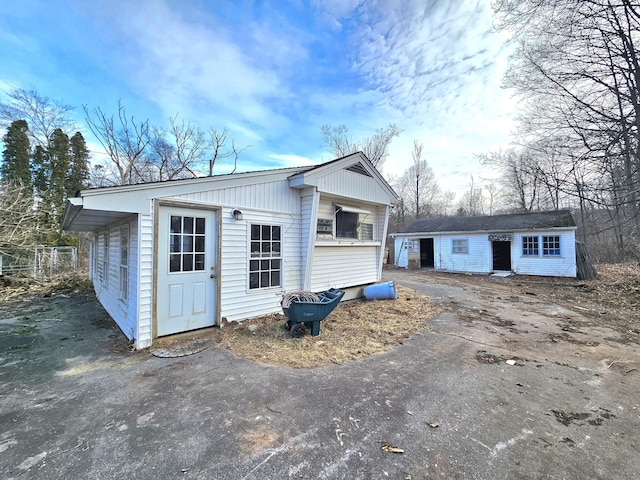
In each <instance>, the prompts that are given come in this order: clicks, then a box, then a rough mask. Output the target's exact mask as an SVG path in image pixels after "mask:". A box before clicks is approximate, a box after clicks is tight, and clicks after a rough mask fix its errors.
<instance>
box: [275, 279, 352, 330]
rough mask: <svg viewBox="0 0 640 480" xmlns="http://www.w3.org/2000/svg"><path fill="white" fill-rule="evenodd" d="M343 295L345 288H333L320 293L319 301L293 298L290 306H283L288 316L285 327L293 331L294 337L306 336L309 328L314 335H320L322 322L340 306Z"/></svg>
mask: <svg viewBox="0 0 640 480" xmlns="http://www.w3.org/2000/svg"><path fill="white" fill-rule="evenodd" d="M343 296H344V290H338V289H336V288H331V289H329V290H327V291H324V292H322V293H319V294H318V295H317V298H318V301H301V300H291V302H290V304H289V306H288V307H285V306H284V305H283V307H282V311H283V312H284V314H285V316H286V317H287V321H286V322H285V324H284V328H285V329H287V330H289V331H291V336H292V337H294V338H301V337H304V335H305V334H306V333H307V329H310V330H311V335H312V336H314V337H315V336H317V335H319V334H320V322H321V321H322V320H324V319H325V318H327V315H329V314H330V313H331V312H332V311H333V309H334V308H336V307H337V306H338V304H339V303H340V300H342V297H343Z"/></svg>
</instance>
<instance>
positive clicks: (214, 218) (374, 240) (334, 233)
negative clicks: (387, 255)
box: [63, 153, 397, 348]
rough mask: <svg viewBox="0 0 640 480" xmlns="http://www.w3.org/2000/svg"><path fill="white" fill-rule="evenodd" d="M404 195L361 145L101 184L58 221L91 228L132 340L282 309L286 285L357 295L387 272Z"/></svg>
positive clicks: (100, 271) (101, 274)
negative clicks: (191, 174)
mask: <svg viewBox="0 0 640 480" xmlns="http://www.w3.org/2000/svg"><path fill="white" fill-rule="evenodd" d="M396 200H397V195H396V193H395V192H394V191H393V189H392V188H391V187H390V186H389V184H388V183H387V182H386V181H385V180H384V178H383V177H382V176H381V175H380V173H379V172H378V171H377V170H376V169H375V167H373V165H372V164H371V162H370V161H369V160H368V159H367V158H366V156H365V155H364V154H362V153H355V154H352V155H348V156H346V157H342V158H339V159H336V160H333V161H330V162H327V163H323V164H320V165H317V166H314V167H294V168H282V169H275V170H267V171H258V172H248V173H237V174H229V175H217V176H213V177H205V178H193V179H185V180H174V181H166V182H157V183H147V184H138V185H123V186H115V187H106V188H94V189H88V190H83V191H81V192H80V193H79V194H78V196H77V197H75V198H72V199H70V200H69V201H68V204H67V208H66V210H65V214H64V218H63V228H64V229H65V230H71V231H84V232H91V234H92V235H91V244H90V259H89V260H90V261H89V275H90V278H91V280H92V282H93V285H94V289H95V291H96V294H97V297H98V299H99V300H100V302H101V304H102V305H103V306H104V308H105V309H106V310H107V312H108V313H109V314H110V315H111V317H112V318H113V319H114V320H115V322H116V323H117V324H118V326H119V327H120V329H121V330H122V331H123V332H124V333H125V335H127V337H129V338H130V339H131V340H133V341H134V343H135V346H136V347H137V348H145V347H149V346H150V345H151V344H152V342H153V341H154V339H156V338H157V337H161V336H165V335H170V334H174V333H178V332H184V331H189V330H194V329H198V328H204V327H210V326H213V325H217V324H219V323H220V322H221V319H222V318H223V317H224V318H226V319H227V320H228V321H234V320H236V321H238V320H243V319H247V318H250V317H255V316H260V315H264V314H269V313H275V312H279V311H281V310H280V304H279V302H280V297H281V295H282V293H283V292H285V291H290V290H296V289H302V290H308V291H315V292H320V291H323V290H326V289H329V288H331V287H335V288H340V289H346V290H348V291H350V293H351V294H352V296H355V295H357V294H358V292H359V291H360V289H361V287H362V286H364V285H367V284H371V283H376V282H379V281H380V280H381V274H382V264H383V257H384V240H385V238H386V234H387V225H388V220H389V212H390V209H391V207H392V205H393V204H394V203H395V201H396Z"/></svg>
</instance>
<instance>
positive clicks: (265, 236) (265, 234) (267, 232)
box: [262, 225, 271, 240]
mask: <svg viewBox="0 0 640 480" xmlns="http://www.w3.org/2000/svg"><path fill="white" fill-rule="evenodd" d="M262 240H271V227H270V226H269V225H262Z"/></svg>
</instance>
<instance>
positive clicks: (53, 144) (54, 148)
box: [44, 128, 71, 222]
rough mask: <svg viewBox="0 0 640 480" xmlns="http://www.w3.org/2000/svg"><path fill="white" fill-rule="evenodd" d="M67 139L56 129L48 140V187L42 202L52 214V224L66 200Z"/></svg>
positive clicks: (68, 161)
mask: <svg viewBox="0 0 640 480" xmlns="http://www.w3.org/2000/svg"><path fill="white" fill-rule="evenodd" d="M69 151H70V149H69V137H68V136H67V135H66V134H65V133H64V132H63V131H62V130H60V129H59V128H56V129H55V130H54V131H53V134H52V135H51V139H50V140H49V149H48V152H47V154H48V155H47V156H48V160H49V162H48V163H49V185H48V188H47V190H46V192H45V195H44V200H45V202H47V204H48V205H49V206H50V207H51V210H52V211H53V212H54V215H55V217H56V218H55V219H52V220H53V221H54V222H58V221H59V220H60V219H61V218H62V213H63V211H64V201H65V199H66V182H67V172H68V171H69V166H70V164H71V155H70V154H69Z"/></svg>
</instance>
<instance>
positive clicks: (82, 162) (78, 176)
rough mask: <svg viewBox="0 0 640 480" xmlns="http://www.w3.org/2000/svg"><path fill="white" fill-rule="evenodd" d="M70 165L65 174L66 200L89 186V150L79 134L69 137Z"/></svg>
mask: <svg viewBox="0 0 640 480" xmlns="http://www.w3.org/2000/svg"><path fill="white" fill-rule="evenodd" d="M70 145H71V152H70V153H71V165H70V167H69V172H68V174H67V183H66V198H69V197H75V195H76V193H77V192H78V190H82V189H83V188H87V187H88V186H89V181H88V180H89V149H88V148H87V144H86V142H85V141H84V137H83V136H82V134H81V133H80V132H76V134H75V135H74V136H73V137H71V141H70Z"/></svg>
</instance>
